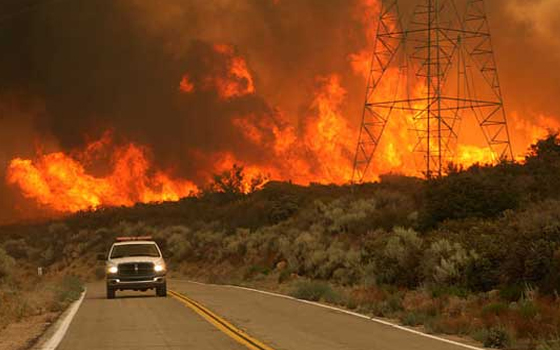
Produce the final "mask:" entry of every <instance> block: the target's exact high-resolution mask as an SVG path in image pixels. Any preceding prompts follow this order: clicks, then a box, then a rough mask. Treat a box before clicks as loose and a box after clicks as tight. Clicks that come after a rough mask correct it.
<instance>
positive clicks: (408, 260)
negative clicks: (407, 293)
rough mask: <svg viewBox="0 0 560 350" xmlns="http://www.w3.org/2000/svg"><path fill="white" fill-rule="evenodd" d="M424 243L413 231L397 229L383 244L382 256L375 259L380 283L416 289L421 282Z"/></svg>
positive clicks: (376, 273) (378, 255)
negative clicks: (420, 269)
mask: <svg viewBox="0 0 560 350" xmlns="http://www.w3.org/2000/svg"><path fill="white" fill-rule="evenodd" d="M422 245H423V241H422V239H421V238H420V237H418V233H416V232H415V231H414V230H412V229H408V230H407V229H403V228H395V229H394V230H393V234H390V235H387V236H386V237H385V238H384V239H383V242H382V244H381V249H382V250H381V254H379V253H377V255H375V256H374V257H373V259H374V264H373V265H371V266H375V270H374V273H375V275H376V276H375V277H376V280H377V282H378V283H382V284H390V285H396V286H399V287H408V288H414V287H416V286H418V285H419V282H420V277H419V276H420V271H419V266H420V260H421V258H420V257H421V256H422Z"/></svg>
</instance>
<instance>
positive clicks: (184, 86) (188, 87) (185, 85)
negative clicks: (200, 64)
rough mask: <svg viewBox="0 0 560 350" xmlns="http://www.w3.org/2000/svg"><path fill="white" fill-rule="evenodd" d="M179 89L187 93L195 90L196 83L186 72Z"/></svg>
mask: <svg viewBox="0 0 560 350" xmlns="http://www.w3.org/2000/svg"><path fill="white" fill-rule="evenodd" d="M179 90H181V91H182V92H184V93H187V94H190V93H191V92H193V91H194V84H193V83H192V82H191V80H190V78H189V76H188V75H186V74H185V75H184V76H183V79H181V82H180V83H179Z"/></svg>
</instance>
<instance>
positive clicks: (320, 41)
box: [0, 0, 560, 221]
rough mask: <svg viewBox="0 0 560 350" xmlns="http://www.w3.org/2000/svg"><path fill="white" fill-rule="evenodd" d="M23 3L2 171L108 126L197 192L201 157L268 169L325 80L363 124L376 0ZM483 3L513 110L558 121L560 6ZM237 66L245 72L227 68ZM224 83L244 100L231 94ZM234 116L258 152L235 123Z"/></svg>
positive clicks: (4, 75)
mask: <svg viewBox="0 0 560 350" xmlns="http://www.w3.org/2000/svg"><path fill="white" fill-rule="evenodd" d="M410 2H411V0H407V1H406V3H410ZM26 3H29V4H32V5H33V7H32V9H31V10H29V11H24V12H20V11H19V10H18V8H16V7H17V6H16V5H14V3H12V4H10V5H0V12H2V13H14V14H15V15H14V16H6V17H4V19H2V20H1V22H0V52H2V55H0V97H1V98H0V126H1V127H2V129H1V130H0V136H2V138H1V139H0V144H1V145H2V148H1V150H0V169H2V170H0V176H5V174H3V173H2V172H3V171H4V170H3V169H6V166H7V163H8V161H9V160H10V159H11V158H14V157H17V156H19V157H22V156H28V157H29V156H31V155H32V154H33V153H34V152H35V149H36V147H37V145H39V144H40V145H41V146H42V147H48V148H50V149H56V150H72V149H75V148H79V147H83V146H84V143H85V142H86V141H87V140H92V139H96V138H98V137H100V135H102V134H103V132H105V131H106V130H113V131H114V135H116V137H117V138H120V139H121V140H123V141H124V140H133V141H134V142H138V143H139V144H146V145H149V146H150V147H151V149H152V151H153V154H154V160H155V161H157V163H158V166H160V167H161V168H164V169H173V171H174V172H175V175H177V176H182V177H185V178H188V179H190V180H192V181H194V182H196V183H198V184H201V183H203V181H204V180H205V179H206V178H207V177H208V176H209V174H210V173H211V172H212V171H214V170H215V169H214V168H212V165H211V163H212V161H213V160H211V159H209V157H210V155H216V154H223V153H224V152H227V153H228V154H231V155H234V156H235V160H236V161H240V162H246V163H249V164H257V165H266V164H267V162H269V161H270V157H271V149H272V148H273V147H275V146H274V140H275V138H277V135H275V134H274V132H273V130H274V129H275V128H277V129H279V130H287V129H288V128H291V129H290V130H293V133H294V134H295V135H296V137H299V136H300V134H301V133H303V132H304V130H305V128H306V125H308V123H309V118H313V113H311V112H310V110H311V109H312V108H313V101H314V99H315V98H316V90H317V87H318V84H320V83H318V82H321V81H322V80H321V79H323V80H324V79H326V78H325V77H329V76H331V75H332V74H336V75H337V76H338V77H340V82H339V84H340V85H341V86H343V87H344V90H345V92H346V94H345V95H344V100H343V101H340V103H339V104H340V108H341V109H342V110H343V114H344V116H345V117H346V118H347V120H346V123H347V124H348V127H349V128H354V129H355V128H358V125H359V119H360V116H361V108H362V103H363V94H364V86H365V81H364V78H363V76H362V75H361V74H359V73H357V72H356V71H355V67H353V66H352V62H351V57H352V55H355V54H358V53H361V52H368V51H370V50H371V40H372V35H373V29H374V23H373V22H374V16H375V14H374V13H373V12H374V11H375V10H376V8H377V1H374V0H329V1H323V0H212V1H205V0H194V1H193V0H166V1H165V2H156V1H145V0H90V1H85V0H76V1H44V2H41V1H34V2H33V1H26ZM487 3H488V12H489V17H490V20H491V23H492V30H493V34H494V44H495V49H496V52H497V55H498V65H499V68H500V73H501V78H502V84H503V90H504V94H505V98H506V103H507V105H508V110H510V111H515V112H516V113H517V114H518V115H521V116H523V118H533V117H535V118H536V116H541V115H546V116H560V105H559V104H557V103H554V101H555V100H556V97H557V96H558V93H559V92H560V70H558V69H557V60H558V58H559V57H558V55H559V54H560V45H559V43H558V39H557V38H556V36H554V35H553V33H554V32H555V29H557V27H558V23H560V22H559V21H558V12H557V11H555V9H556V8H558V6H559V5H560V1H558V0H541V1H536V2H531V6H529V5H527V4H526V2H523V1H511V0H499V1H496V0H493V1H488V2H487ZM22 4H23V3H22ZM216 45H222V50H220V49H216ZM224 47H226V48H227V49H225V50H224V49H223V48H224ZM239 60H243V61H244V64H245V68H246V70H247V73H248V75H246V76H244V75H243V74H238V73H232V71H231V70H232V67H233V66H236V65H237V68H239V66H238V65H239V64H240V63H239V62H240V61H239ZM353 68H354V69H353ZM249 77H250V78H249ZM183 79H185V80H183ZM219 79H222V80H221V82H220V80H219ZM182 83H188V85H182ZM220 84H222V86H223V85H224V84H226V85H227V84H230V85H228V87H227V89H234V90H235V89H237V90H239V91H241V92H239V93H233V95H232V96H230V98H228V96H227V93H226V94H225V95H224V94H223V93H222V94H220V88H219V85H220ZM182 86H183V87H184V86H188V87H189V88H188V89H185V88H182ZM251 86H252V89H251ZM237 90H235V91H237ZM228 91H230V92H231V91H233V90H228ZM338 107H339V106H337V108H338ZM240 118H245V119H248V120H250V121H251V126H252V127H255V128H256V129H257V134H258V135H259V137H262V138H263V139H264V140H263V141H262V142H261V143H260V146H257V145H256V144H255V143H254V142H252V141H251V138H250V137H247V135H244V134H243V133H242V131H240V128H239V127H236V125H237V124H236V123H240ZM514 141H515V140H514ZM524 146H525V145H523V147H524ZM318 166H320V164H319V165H318ZM286 168H289V165H286ZM13 192H14V191H12V190H11V189H6V188H4V186H0V195H1V196H0V197H1V198H2V199H1V201H2V202H0V209H2V212H3V213H4V217H0V220H4V221H5V220H7V219H13V218H14V215H15V212H14V207H15V203H16V202H17V201H22V199H21V198H20V197H18V195H15V194H14V193H13ZM22 203H23V201H22ZM25 210H28V207H26V208H25ZM18 213H19V214H18V215H21V210H19V211H18Z"/></svg>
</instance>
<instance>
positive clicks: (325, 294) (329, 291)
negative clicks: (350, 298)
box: [290, 281, 341, 304]
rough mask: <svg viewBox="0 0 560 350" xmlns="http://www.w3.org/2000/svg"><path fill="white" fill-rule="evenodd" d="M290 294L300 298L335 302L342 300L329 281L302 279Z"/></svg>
mask: <svg viewBox="0 0 560 350" xmlns="http://www.w3.org/2000/svg"><path fill="white" fill-rule="evenodd" d="M290 295H291V296H293V297H294V298H298V299H303V300H309V301H326V302H328V303H333V304H336V303H340V301H341V297H340V295H339V294H338V293H337V292H336V291H335V290H334V289H333V288H332V287H331V286H330V285H329V284H328V283H326V282H321V281H300V282H298V283H297V284H296V286H295V288H293V289H292V291H291V292H290Z"/></svg>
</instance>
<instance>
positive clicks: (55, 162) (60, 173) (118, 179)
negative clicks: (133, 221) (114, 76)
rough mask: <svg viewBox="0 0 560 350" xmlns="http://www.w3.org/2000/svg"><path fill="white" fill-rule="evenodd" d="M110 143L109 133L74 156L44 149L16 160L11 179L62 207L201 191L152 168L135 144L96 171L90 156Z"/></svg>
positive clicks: (166, 197) (39, 198)
mask: <svg viewBox="0 0 560 350" xmlns="http://www.w3.org/2000/svg"><path fill="white" fill-rule="evenodd" d="M107 142H108V139H107V137H104V138H103V139H101V140H99V141H95V142H92V143H90V144H89V145H88V146H87V147H86V148H85V150H84V151H82V152H79V153H78V154H77V156H74V157H72V156H69V155H68V154H65V153H62V152H55V153H49V154H39V155H38V156H37V158H36V159H34V160H30V159H22V158H16V159H13V160H12V161H11V162H10V164H9V167H8V172H7V181H8V183H10V184H13V185H17V186H18V187H19V188H20V189H21V191H22V193H23V195H24V196H25V197H27V198H31V199H35V200H36V201H37V203H39V204H41V205H43V206H46V207H49V208H52V209H54V210H56V211H60V212H76V211H80V210H87V209H95V208H99V207H102V206H131V205H134V204H135V203H138V202H144V203H147V202H161V201H177V200H179V199H180V198H182V197H186V196H188V195H191V194H193V193H196V192H197V191H198V189H197V187H196V186H195V185H194V184H193V183H191V182H189V181H186V180H177V179H173V178H172V177H171V175H169V174H167V173H165V172H164V171H161V170H157V169H153V168H154V167H153V165H152V164H151V163H150V161H149V158H148V151H147V150H146V149H145V148H143V147H141V146H138V145H135V144H132V143H131V144H127V145H124V146H114V147H113V148H112V149H111V150H110V152H111V159H110V168H111V172H110V174H108V175H106V176H94V175H92V174H91V173H89V172H88V170H87V169H86V166H85V164H84V163H85V160H87V159H93V158H98V157H97V154H96V153H98V152H99V151H100V150H101V149H105V148H107V146H108V144H107ZM80 159H81V160H82V161H80Z"/></svg>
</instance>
